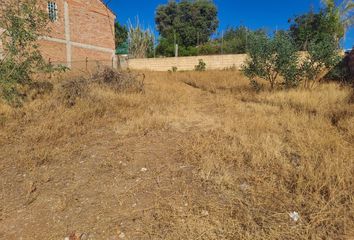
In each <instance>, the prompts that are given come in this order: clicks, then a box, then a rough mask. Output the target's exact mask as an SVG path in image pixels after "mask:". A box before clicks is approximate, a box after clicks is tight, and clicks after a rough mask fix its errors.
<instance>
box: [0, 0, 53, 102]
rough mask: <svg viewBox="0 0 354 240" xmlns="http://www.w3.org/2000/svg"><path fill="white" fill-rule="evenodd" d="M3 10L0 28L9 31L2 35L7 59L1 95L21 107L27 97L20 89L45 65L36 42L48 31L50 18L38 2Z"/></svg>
mask: <svg viewBox="0 0 354 240" xmlns="http://www.w3.org/2000/svg"><path fill="white" fill-rule="evenodd" d="M3 9H4V10H3V14H2V15H0V28H3V29H6V30H5V32H4V33H3V34H2V35H1V41H2V43H3V46H4V52H5V53H4V55H5V57H4V59H3V60H2V61H1V62H0V96H1V97H2V98H4V99H5V100H6V101H7V102H8V103H10V104H12V105H15V106H19V105H21V103H22V100H23V98H24V96H25V94H24V93H22V92H21V88H23V87H24V86H26V85H29V84H30V83H31V75H32V74H33V73H35V72H38V71H40V70H41V69H43V68H44V66H45V63H44V60H43V58H42V56H41V54H40V52H39V49H38V48H39V46H38V42H37V40H38V38H39V36H40V35H42V34H43V33H46V32H48V29H47V23H48V17H47V14H46V13H45V12H44V11H43V10H41V9H40V8H39V7H38V4H37V1H36V0H20V1H19V2H18V3H17V2H16V4H15V5H11V3H10V4H5V6H4V8H3ZM10 39H11V41H10Z"/></svg>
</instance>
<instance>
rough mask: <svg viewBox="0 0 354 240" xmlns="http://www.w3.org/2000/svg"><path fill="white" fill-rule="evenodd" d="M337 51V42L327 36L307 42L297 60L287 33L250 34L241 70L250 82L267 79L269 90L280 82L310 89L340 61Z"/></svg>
mask: <svg viewBox="0 0 354 240" xmlns="http://www.w3.org/2000/svg"><path fill="white" fill-rule="evenodd" d="M338 53H339V51H338V45H337V44H336V42H335V41H334V39H333V36H330V35H327V36H326V37H322V39H321V40H314V41H312V42H310V43H309V46H308V52H307V54H306V56H305V57H304V58H303V59H301V60H300V58H299V55H298V53H297V48H296V45H295V43H294V42H293V41H292V39H291V37H290V36H289V35H288V34H286V33H278V34H276V35H275V36H274V37H268V36H267V35H259V34H258V35H257V34H251V35H250V38H249V42H248V54H249V59H248V60H247V61H246V64H245V66H244V67H243V72H244V73H245V75H246V76H247V77H249V78H250V80H251V82H253V85H254V81H256V80H257V78H258V79H263V80H266V81H268V82H269V83H270V87H271V89H274V88H275V87H276V86H280V85H283V86H285V87H286V88H291V87H296V86H298V85H299V84H300V82H303V85H304V87H305V88H310V87H313V86H314V85H315V84H316V82H318V81H319V80H320V79H321V78H322V77H324V75H323V74H326V73H327V71H328V70H331V69H332V68H333V67H334V66H336V65H337V64H338V63H339V62H340V57H339V54H338Z"/></svg>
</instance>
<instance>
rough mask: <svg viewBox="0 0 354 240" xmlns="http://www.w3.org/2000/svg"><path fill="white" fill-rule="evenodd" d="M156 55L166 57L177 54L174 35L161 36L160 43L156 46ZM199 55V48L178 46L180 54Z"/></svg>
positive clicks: (181, 55) (182, 55)
mask: <svg viewBox="0 0 354 240" xmlns="http://www.w3.org/2000/svg"><path fill="white" fill-rule="evenodd" d="M156 55H158V56H164V57H174V56H175V45H174V39H173V37H172V38H171V37H169V38H160V41H159V45H158V46H157V48H156ZM197 55H199V49H198V48H197V47H194V46H188V47H186V46H183V45H182V46H181V45H179V46H178V56H180V57H184V56H197Z"/></svg>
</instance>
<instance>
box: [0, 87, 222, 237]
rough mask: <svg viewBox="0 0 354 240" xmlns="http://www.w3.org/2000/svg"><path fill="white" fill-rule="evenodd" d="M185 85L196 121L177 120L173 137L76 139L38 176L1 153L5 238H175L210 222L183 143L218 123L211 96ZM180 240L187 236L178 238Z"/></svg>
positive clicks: (0, 219)
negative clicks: (178, 231) (191, 224)
mask: <svg viewBox="0 0 354 240" xmlns="http://www.w3.org/2000/svg"><path fill="white" fill-rule="evenodd" d="M180 84H181V86H182V85H183V87H184V88H185V93H184V94H186V95H188V96H189V97H190V101H192V104H191V106H194V110H195V111H194V114H193V116H191V118H190V119H189V120H188V121H172V122H171V123H170V129H169V130H166V131H158V132H149V133H146V134H145V135H139V136H131V137H122V136H121V135H119V134H117V133H115V132H114V131H113V128H112V126H111V125H109V126H106V127H103V128H102V127H100V128H96V129H93V130H91V131H89V132H87V134H86V135H84V136H83V137H80V138H76V137H75V136H72V137H71V138H70V139H68V140H67V142H66V145H65V149H66V150H65V152H64V151H62V149H61V147H56V146H51V147H52V148H53V151H52V152H51V154H50V156H47V157H43V156H41V157H40V156H39V160H38V164H37V166H35V167H34V168H31V169H30V170H26V169H23V168H18V167H17V166H16V159H9V156H6V155H4V154H1V153H0V157H1V159H7V160H5V161H3V162H2V163H1V164H2V165H1V168H0V176H1V179H2V180H1V186H2V189H1V198H0V201H1V209H0V210H1V215H0V239H64V238H65V237H69V236H70V235H72V237H71V238H70V239H79V238H78V237H79V236H81V239H112V240H113V239H170V238H171V235H170V234H171V232H172V231H175V229H174V228H175V227H176V226H178V223H182V224H183V225H185V227H188V226H187V225H188V224H186V221H198V222H199V221H207V220H205V219H204V218H203V211H204V210H203V207H202V206H203V204H205V203H204V201H205V200H203V199H204V198H203V197H201V196H202V195H204V194H206V191H205V189H204V187H203V184H202V183H201V182H200V181H199V180H198V178H196V177H195V172H196V170H195V169H194V167H193V166H190V165H187V164H186V163H185V162H184V160H183V156H182V154H181V153H180V150H181V149H180V147H179V145H178V144H179V141H180V140H181V139H182V138H185V137H188V134H189V133H191V132H192V131H194V130H196V129H199V128H206V127H208V126H209V127H210V126H213V125H214V124H215V122H216V121H217V120H215V119H217V118H214V117H211V114H210V112H209V114H207V113H208V109H209V108H210V105H211V104H212V102H211V99H212V96H211V95H210V94H209V93H205V92H203V91H201V90H199V89H194V88H192V87H190V86H187V85H184V84H183V83H180ZM17 144H19V145H20V146H21V145H23V146H22V147H23V148H25V149H27V151H28V149H29V148H32V151H40V150H41V148H42V147H43V148H44V146H38V145H36V144H33V146H28V145H24V144H22V142H21V139H18V140H17ZM48 144H50V143H48ZM70 146H72V148H73V149H72V151H71V152H69V153H68V151H67V148H70ZM46 147H48V146H46ZM2 148H3V149H6V148H11V145H8V146H2ZM19 148H21V147H19ZM7 150H8V149H7ZM3 152H8V151H5V150H4V151H3ZM25 152H26V151H24V153H25ZM205 199H206V198H205ZM196 202H198V203H196ZM206 214H207V213H206V212H205V211H204V215H206ZM174 223H175V224H174ZM205 227H206V229H207V228H208V224H207V223H206V224H205ZM204 231H205V229H199V230H198V231H195V232H194V234H195V236H196V237H197V236H198V235H200V234H202V233H203V232H204ZM74 233H76V235H75V236H74V235H73V234H74ZM75 237H76V238H75ZM179 238H180V239H186V236H175V237H173V239H179Z"/></svg>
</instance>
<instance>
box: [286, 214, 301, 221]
mask: <svg viewBox="0 0 354 240" xmlns="http://www.w3.org/2000/svg"><path fill="white" fill-rule="evenodd" d="M289 216H290V218H291V219H292V220H293V221H294V222H297V221H299V220H300V214H299V213H298V212H291V213H289Z"/></svg>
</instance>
